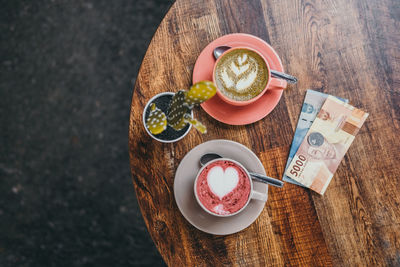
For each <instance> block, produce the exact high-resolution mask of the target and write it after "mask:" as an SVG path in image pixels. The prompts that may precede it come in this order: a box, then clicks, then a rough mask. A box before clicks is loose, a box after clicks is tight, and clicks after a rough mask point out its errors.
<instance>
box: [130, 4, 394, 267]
mask: <svg viewBox="0 0 400 267" xmlns="http://www.w3.org/2000/svg"><path fill="white" fill-rule="evenodd" d="M399 17H400V10H399V5H398V2H397V3H396V0H392V1H391V0H382V1H362V0H358V1H357V0H353V1H348V0H337V1H308V0H306V1H294V0H293V1H291V0H290V1H289V0H288V1H272V0H262V1H260V0H248V1H240V0H234V1H233V0H207V1H206V0H204V1H203V0H190V1H189V0H182V1H180V0H178V1H177V2H176V3H175V4H174V5H173V6H172V8H171V9H170V10H169V12H168V13H167V15H166V16H165V18H164V20H163V21H162V23H161V25H160V26H159V28H158V30H157V32H156V33H155V35H154V38H153V40H152V41H151V44H150V46H149V48H148V51H147V53H146V55H145V57H144V60H143V63H142V66H141V68H140V72H139V75H138V78H137V81H136V85H135V88H134V93H133V99H132V109H131V115H130V128H129V149H130V165H131V171H132V177H133V184H134V187H135V190H136V195H137V199H138V202H139V205H140V208H141V211H142V214H143V217H144V220H145V222H146V225H147V227H148V230H149V232H150V235H151V237H152V239H153V240H154V242H155V244H156V246H157V248H158V250H159V251H160V253H161V255H162V256H163V258H164V260H165V261H166V263H167V264H168V265H170V266H194V265H196V266H220V265H229V266H231V265H232V266H282V265H304V266H311V265H320V266H321V265H323V266H330V265H336V266H355V265H357V266H367V265H369V266H371V265H372V266H375V265H391V266H393V265H397V266H398V265H400V194H399V188H400V167H399V163H400V153H399V152H400V63H399V62H400V34H399V31H398V29H399V27H400V20H399ZM234 32H244V33H250V34H254V35H256V36H258V37H260V38H262V39H264V40H266V41H267V42H268V43H270V44H271V45H272V46H273V47H274V48H275V50H276V51H277V52H278V54H279V55H280V57H281V59H282V62H283V65H284V67H285V69H286V70H287V72H288V73H291V74H293V75H295V76H296V77H298V78H299V82H298V84H297V85H296V86H291V87H290V88H289V89H287V91H285V92H284V94H283V96H282V98H281V100H280V102H279V104H278V106H277V107H276V108H275V109H274V110H273V112H272V113H270V114H269V115H268V116H267V117H266V118H264V119H262V120H261V121H258V122H256V123H254V124H251V125H247V126H230V125H225V124H222V123H219V122H218V121H216V120H214V119H212V118H211V117H210V116H208V115H207V114H206V113H205V112H204V111H203V110H201V108H196V109H195V111H194V112H195V117H196V118H198V119H199V120H200V121H201V122H203V123H204V124H205V125H206V126H207V127H208V133H207V134H205V135H202V134H200V133H199V132H197V131H196V130H194V129H192V130H191V131H190V133H189V134H188V135H187V136H186V137H185V138H184V139H182V140H181V141H179V142H176V143H173V144H162V143H159V142H157V141H155V140H153V139H152V138H150V137H149V136H148V135H147V133H146V132H145V129H144V127H143V125H142V120H141V117H142V111H143V108H144V105H145V104H146V102H147V101H148V100H149V99H150V98H151V97H152V96H154V95H156V94H157V93H160V92H165V91H177V90H178V89H181V88H186V89H187V88H188V87H189V86H190V85H191V77H192V70H193V66H194V63H195V61H196V58H197V56H198V55H199V53H200V52H201V50H202V49H203V48H204V47H205V46H206V45H207V44H208V43H209V42H211V41H213V40H214V39H216V38H218V37H220V36H222V35H225V34H228V33H234ZM307 88H311V89H315V90H319V91H322V92H325V93H329V94H333V95H337V96H341V97H344V98H348V99H349V100H350V102H351V103H352V104H353V105H355V106H356V107H359V108H362V109H364V110H366V111H367V112H369V113H370V116H369V118H368V119H367V121H366V123H365V124H364V126H363V127H362V128H361V131H360V132H359V133H358V135H357V136H356V138H355V141H354V142H353V144H352V145H351V147H350V149H349V151H348V152H347V154H346V156H345V157H344V159H343V161H342V163H341V164H340V166H339V168H338V170H337V172H336V174H335V175H334V177H333V180H332V182H331V183H330V185H329V187H328V189H327V191H326V193H325V195H324V196H320V195H318V194H317V193H314V192H312V191H310V190H308V189H304V188H301V187H298V186H295V185H292V184H288V183H287V184H285V186H284V188H283V189H279V188H271V187H270V190H269V199H268V202H267V204H266V206H265V208H264V210H263V212H262V213H261V216H260V217H259V218H258V219H257V220H256V221H255V223H253V224H252V225H251V226H250V227H248V228H247V229H245V230H243V231H241V232H239V233H236V234H233V235H229V236H213V235H209V234H206V233H203V232H201V231H199V230H197V229H196V228H195V227H193V226H192V225H191V224H190V223H188V222H187V221H186V220H185V219H184V217H183V216H182V215H181V213H180V212H179V210H178V208H177V205H176V203H175V200H174V195H173V181H174V175H175V171H176V168H177V167H178V165H179V162H180V161H181V160H182V158H183V157H184V155H185V154H186V153H187V152H188V151H190V150H191V149H192V148H194V147H195V146H197V145H199V144H201V143H203V142H205V141H207V140H212V139H229V140H234V141H237V142H240V143H242V144H244V145H246V146H247V147H249V148H250V149H252V150H253V151H254V152H255V153H256V154H257V155H258V156H259V158H260V159H261V161H262V163H263V164H264V167H265V169H266V170H267V173H268V174H270V175H271V176H273V177H282V175H283V172H284V166H285V163H286V159H287V156H288V153H289V147H290V144H291V141H292V138H293V133H294V129H295V127H296V123H297V118H298V115H299V113H300V108H301V105H302V102H303V99H304V95H305V92H306V89H307Z"/></svg>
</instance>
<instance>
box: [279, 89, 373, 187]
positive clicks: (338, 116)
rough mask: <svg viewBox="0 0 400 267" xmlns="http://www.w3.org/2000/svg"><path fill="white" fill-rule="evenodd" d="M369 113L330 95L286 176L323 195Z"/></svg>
mask: <svg viewBox="0 0 400 267" xmlns="http://www.w3.org/2000/svg"><path fill="white" fill-rule="evenodd" d="M367 117H368V113H366V112H364V111H362V110H360V109H357V108H355V107H353V106H351V105H349V104H347V103H345V102H343V101H341V100H339V99H337V98H335V97H333V96H328V98H327V99H326V101H325V103H324V104H323V106H322V108H321V110H320V111H319V113H318V115H317V117H316V118H315V120H314V122H313V124H312V125H311V127H310V129H309V131H308V132H307V134H306V136H305V137H304V140H303V141H302V143H301V145H300V147H299V149H298V150H297V152H296V154H295V155H294V157H293V160H292V162H291V163H290V164H289V167H288V168H287V170H286V171H285V175H287V176H288V177H289V178H292V179H294V180H295V181H297V182H299V183H300V184H302V185H303V186H305V187H308V188H310V189H312V190H314V191H316V192H318V193H319V194H321V195H322V194H324V193H325V190H326V188H327V187H328V185H329V183H330V181H331V179H332V177H333V174H334V173H335V171H336V169H337V168H338V166H339V164H340V162H341V160H342V158H343V157H344V155H345V154H346V152H347V150H348V148H349V147H350V145H351V143H352V142H353V140H354V137H355V135H356V134H357V133H358V131H359V129H360V128H361V126H362V125H363V123H364V121H365V120H366V119H367Z"/></svg>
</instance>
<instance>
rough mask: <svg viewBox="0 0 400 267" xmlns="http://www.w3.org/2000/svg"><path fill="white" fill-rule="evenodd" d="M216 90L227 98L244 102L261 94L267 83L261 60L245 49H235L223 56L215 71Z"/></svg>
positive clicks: (264, 67) (263, 64)
mask: <svg viewBox="0 0 400 267" xmlns="http://www.w3.org/2000/svg"><path fill="white" fill-rule="evenodd" d="M215 81H216V84H217V86H218V89H219V90H220V91H221V92H222V93H223V94H224V95H226V96H227V97H229V98H231V99H233V100H237V101H246V100H250V99H252V98H253V97H255V96H257V95H258V94H260V93H261V91H262V90H263V89H264V88H265V86H266V84H267V81H268V69H267V66H266V64H265V62H264V60H263V58H262V57H261V56H260V55H258V54H257V53H255V52H253V51H251V50H247V49H235V50H233V51H230V52H228V53H226V54H225V55H223V57H222V58H221V59H220V60H219V61H218V64H217V66H216V69H215Z"/></svg>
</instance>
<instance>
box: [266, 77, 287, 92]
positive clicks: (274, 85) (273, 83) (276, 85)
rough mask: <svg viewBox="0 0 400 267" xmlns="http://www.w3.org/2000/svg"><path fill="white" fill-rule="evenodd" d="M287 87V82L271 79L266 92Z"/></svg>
mask: <svg viewBox="0 0 400 267" xmlns="http://www.w3.org/2000/svg"><path fill="white" fill-rule="evenodd" d="M286 87H287V81H285V80H283V79H278V78H274V77H271V80H270V81H269V85H268V90H284V89H286Z"/></svg>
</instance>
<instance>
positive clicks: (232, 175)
mask: <svg viewBox="0 0 400 267" xmlns="http://www.w3.org/2000/svg"><path fill="white" fill-rule="evenodd" d="M195 190H196V195H197V198H198V200H199V202H201V204H202V205H203V206H204V208H206V209H207V210H209V211H210V212H212V213H214V214H218V215H230V214H233V213H235V212H237V211H239V210H240V209H242V208H243V206H245V205H246V203H247V201H248V199H249V197H250V191H251V185H250V179H249V177H248V175H247V173H246V171H245V170H243V168H242V167H240V166H239V165H238V164H236V163H234V162H232V161H229V160H218V161H214V162H212V163H210V164H209V165H207V166H206V167H205V168H204V169H203V170H202V172H201V173H200V174H199V176H198V178H197V183H196V187H195Z"/></svg>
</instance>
